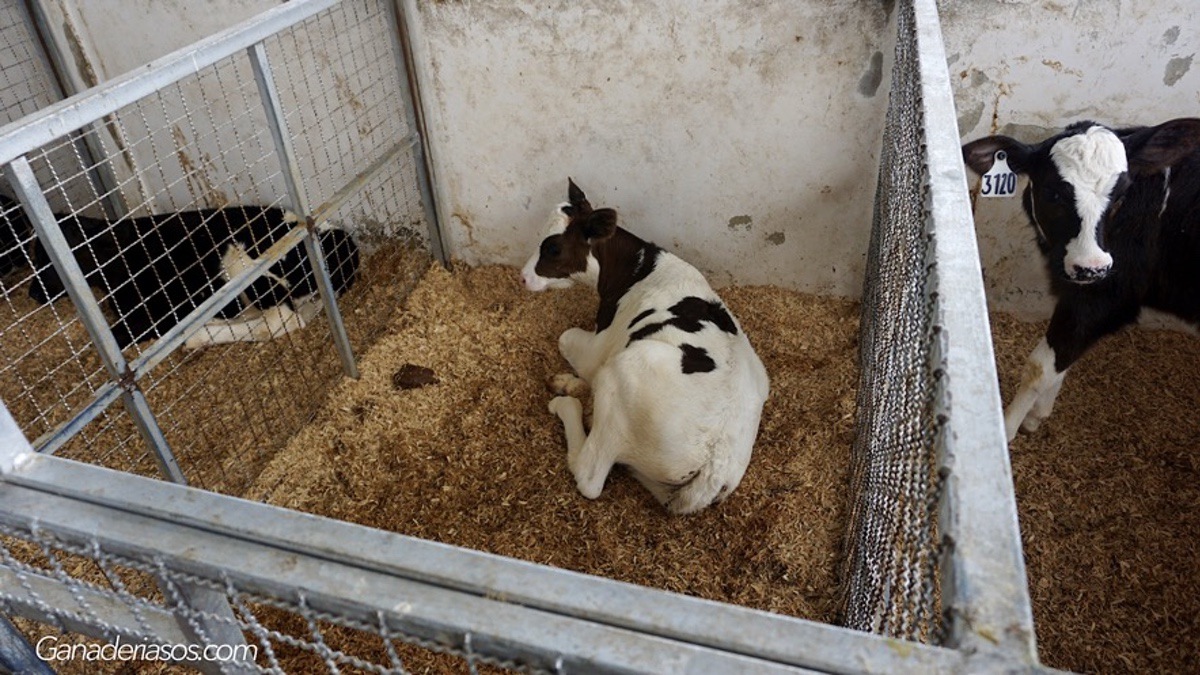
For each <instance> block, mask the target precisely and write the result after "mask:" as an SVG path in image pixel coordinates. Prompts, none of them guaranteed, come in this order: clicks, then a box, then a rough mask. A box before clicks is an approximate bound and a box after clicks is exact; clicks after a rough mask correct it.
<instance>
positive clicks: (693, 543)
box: [247, 266, 858, 621]
mask: <svg viewBox="0 0 1200 675" xmlns="http://www.w3.org/2000/svg"><path fill="white" fill-rule="evenodd" d="M722 297H723V298H724V299H725V300H726V302H727V303H728V305H729V306H730V308H731V309H732V311H733V312H734V314H735V315H736V316H737V317H738V319H739V320H740V321H741V322H742V324H743V327H744V328H745V330H746V333H747V334H748V335H749V337H750V339H751V342H752V344H753V345H754V346H755V348H756V350H757V351H758V353H759V355H760V357H761V358H762V359H763V361H764V363H765V364H766V366H767V369H768V372H770V374H771V377H772V392H771V397H770V399H769V400H768V401H767V404H766V407H765V410H764V417H763V423H762V427H761V432H760V436H759V442H758V445H757V447H756V449H755V455H754V459H753V460H752V461H751V465H750V468H749V470H748V472H747V474H746V477H745V479H744V480H743V482H742V484H741V486H740V487H739V488H738V490H737V491H736V492H735V493H734V494H733V496H732V497H731V498H730V499H728V500H727V501H726V502H725V503H724V504H722V505H720V506H718V507H716V508H711V509H708V510H706V511H703V512H701V513H700V514H698V515H695V516H690V517H673V516H670V515H669V514H667V513H666V511H665V510H664V509H663V508H661V507H660V506H659V505H658V504H657V503H656V502H655V501H654V500H653V499H652V498H651V497H650V496H649V494H648V493H646V492H645V490H644V489H643V488H642V487H641V486H640V485H638V484H637V483H636V481H634V480H633V479H632V478H631V477H630V476H628V475H627V474H625V473H624V472H622V471H617V472H615V473H614V474H613V475H612V476H611V477H610V478H609V481H608V485H607V486H606V487H605V490H604V493H603V494H602V495H601V497H600V498H599V499H597V500H595V501H588V500H586V499H584V498H583V497H581V496H580V495H579V494H578V492H577V491H576V489H575V486H574V481H573V479H572V478H571V476H570V474H569V472H568V471H567V468H566V458H565V452H566V451H565V445H564V441H563V436H562V429H561V426H560V424H559V422H558V420H557V418H555V417H553V416H552V415H551V414H550V413H549V412H548V411H547V410H546V403H547V402H548V401H549V399H550V398H551V395H550V394H549V392H548V391H547V389H546V386H545V380H546V379H547V378H548V377H549V376H551V375H553V374H555V373H558V372H562V371H565V370H566V369H567V365H566V363H565V361H563V359H562V357H561V356H559V354H558V352H557V348H556V340H557V336H558V334H559V333H560V332H562V331H563V330H564V329H566V328H568V327H570V326H591V325H593V316H594V311H595V306H596V303H595V299H594V291H591V290H587V289H583V288H578V289H572V290H568V291H557V292H546V293H541V294H534V293H529V292H527V291H525V290H524V289H523V288H521V286H520V283H519V279H518V275H517V271H516V270H514V269H512V268H507V267H481V268H477V269H467V268H456V269H455V270H454V273H453V274H451V273H448V272H447V271H445V270H443V269H441V268H439V267H437V266H435V267H433V268H432V269H431V270H430V272H429V273H428V275H427V276H426V278H425V279H424V280H423V281H422V283H421V284H420V285H419V286H418V288H417V289H416V290H415V291H414V293H413V294H412V296H410V298H409V301H408V311H406V312H405V313H404V314H403V315H402V316H401V317H400V318H399V319H398V320H397V321H396V322H395V324H394V325H393V329H394V330H393V331H392V332H391V334H390V335H388V336H386V337H384V338H383V339H382V340H380V341H379V342H378V343H377V344H376V345H375V346H374V347H373V348H372V349H371V350H370V351H369V352H368V353H366V354H365V355H363V356H362V358H361V364H360V365H361V370H362V377H361V379H360V380H358V381H345V382H343V383H342V384H341V385H340V386H339V387H338V388H337V389H336V390H335V391H334V392H333V394H332V396H331V401H333V402H334V403H333V404H332V405H330V406H329V407H328V408H327V409H326V410H325V411H323V412H322V413H320V414H319V415H318V416H317V419H316V420H315V421H314V423H313V424H312V425H311V426H310V427H309V428H307V429H305V430H304V431H302V432H301V434H300V435H298V436H297V437H296V438H294V439H293V441H292V442H291V443H290V444H289V446H288V447H287V449H286V450H285V451H284V452H283V453H281V454H280V455H279V456H278V457H276V459H275V460H274V461H273V462H272V463H271V464H270V465H269V466H268V467H267V469H266V470H265V471H264V472H263V474H262V475H261V476H260V479H259V481H258V483H257V485H256V486H255V487H253V488H252V489H251V491H250V494H248V495H247V496H248V497H250V498H252V499H262V500H265V501H268V502H271V503H274V504H279V505H282V506H287V507H291V508H296V509H300V510H302V511H308V512H313V513H319V514H322V515H326V516H332V517H334V518H339V519H343V520H348V521H351V522H356V523H360V524H365V525H371V526H374V527H380V528H384V529H388V530H392V531H396V532H401V533H404V534H408V535H413V536H417V537H422V538H427V539H433V540H436V541H441V542H445V543H450V544H456V545H459V546H466V547H470V548H473V549H476V550H481V551H488V552H492V553H498V554H501V555H507V556H512V557H516V558H520V559H524V560H529V561H533V562H538V563H545V564H549V565H554V566H557V567H560V568H564V569H569V570H577V571H582V572H588V573H592V574H598V575H601V576H604V577H608V578H611V579H618V580H621V581H627V582H632V583H636V584H641V585H645V586H651V587H655V588H661V589H667V590H671V591H678V592H682V593H686V594H689V595H694V596H699V597H703V598H709V599H713V600H720V601H725V602H732V603H736V604H740V605H744V606H748V607H755V608H760V609H765V610H771V611H775V612H780V613H783V614H789V615H793V616H800V617H805V618H810V619H816V620H819V621H829V620H831V619H832V618H833V610H834V604H833V603H834V597H835V569H836V560H835V558H836V556H837V551H838V546H839V541H840V537H841V535H842V527H843V521H844V513H845V510H846V495H845V485H846V481H847V466H846V464H847V463H846V461H845V457H846V453H847V452H848V448H849V447H850V441H851V429H852V425H853V412H854V398H855V384H856V380H857V367H856V364H855V363H854V359H853V358H847V356H848V355H853V354H854V353H855V350H856V343H857V328H858V310H857V306H856V305H855V304H854V303H851V302H847V301H835V300H829V299H822V298H817V297H814V296H806V295H802V294H799V293H795V292H791V291H786V290H783V289H779V288H774V287H754V288H729V289H725V290H724V291H723V292H722ZM408 363H411V364H413V365H417V366H423V367H426V368H429V369H432V371H433V373H434V374H435V376H436V378H437V379H438V381H439V382H438V383H437V384H434V385H430V386H426V387H422V388H413V389H407V390H401V389H397V388H396V387H395V386H394V384H393V376H394V375H395V374H396V373H397V371H399V370H400V369H401V367H402V366H404V365H405V364H408Z"/></svg>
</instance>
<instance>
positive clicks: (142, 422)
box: [8, 157, 187, 484]
mask: <svg viewBox="0 0 1200 675" xmlns="http://www.w3.org/2000/svg"><path fill="white" fill-rule="evenodd" d="M8 168H9V171H10V176H9V183H10V184H11V185H12V187H13V190H14V192H16V194H17V197H18V198H19V199H20V200H21V204H22V206H23V207H24V209H25V213H26V215H28V216H29V221H30V222H31V223H33V228H34V231H35V232H37V236H38V239H39V240H41V242H42V244H43V246H45V248H46V253H47V254H48V255H49V256H50V261H51V264H53V265H54V270H55V272H57V273H58V276H59V278H60V279H62V280H63V286H64V288H65V289H66V291H67V295H68V296H70V298H71V302H72V303H74V305H75V308H76V310H77V311H78V312H79V320H80V321H81V322H82V323H83V326H84V328H86V329H87V332H88V335H89V336H91V339H92V344H93V345H95V347H96V351H97V352H98V353H99V355H100V361H101V362H102V363H103V364H104V369H105V370H107V371H108V376H109V378H110V379H111V380H112V381H113V382H114V383H116V384H117V385H118V386H119V387H120V389H121V398H122V400H123V401H124V403H125V408H126V410H128V411H129V415H130V416H131V417H132V418H133V421H134V424H135V425H136V426H137V428H138V431H139V432H140V433H141V435H142V438H143V439H144V440H145V441H146V444H147V445H148V446H150V448H151V450H152V451H153V453H154V457H155V460H156V461H157V462H158V468H159V470H160V471H161V472H162V474H163V475H164V476H166V477H167V479H169V480H172V481H175V482H176V483H180V484H187V479H186V478H185V477H184V475H183V471H181V470H180V468H179V464H178V462H176V461H175V455H174V454H173V453H172V452H171V448H170V446H169V445H168V444H167V441H166V438H164V437H163V433H162V429H161V428H160V427H159V426H158V422H157V420H155V418H154V413H153V412H151V411H150V407H149V406H148V405H147V403H146V397H145V394H143V393H142V391H141V389H139V388H138V385H137V379H136V377H135V376H134V374H133V373H132V372H131V371H130V369H129V364H128V363H126V361H125V356H124V355H123V354H121V348H120V347H119V346H117V341H116V338H114V337H113V334H112V330H110V329H109V327H108V321H107V320H106V319H105V318H104V312H103V311H102V310H101V309H100V305H99V304H97V302H96V298H95V297H94V296H93V295H92V292H91V289H90V288H89V287H88V283H87V279H85V278H84V275H83V270H82V269H80V267H79V262H78V261H77V260H75V255H74V254H73V253H72V252H71V247H70V245H69V244H68V243H67V239H66V237H65V236H63V232H62V229H61V228H59V226H58V220H57V219H56V218H55V217H54V213H53V211H51V210H50V204H49V203H48V202H47V201H46V197H45V195H44V194H42V190H41V188H40V186H39V185H38V182H37V177H36V176H34V174H33V169H32V168H31V167H30V166H29V162H28V161H27V160H26V159H25V158H24V157H18V158H17V159H14V160H13V161H12V162H11V163H10V164H9V165H8ZM98 412H99V411H97V413H98Z"/></svg>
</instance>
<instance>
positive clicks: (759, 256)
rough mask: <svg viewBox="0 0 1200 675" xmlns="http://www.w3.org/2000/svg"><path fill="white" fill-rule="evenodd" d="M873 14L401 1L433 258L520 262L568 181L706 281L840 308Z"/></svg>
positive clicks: (869, 152) (875, 129)
mask: <svg viewBox="0 0 1200 675" xmlns="http://www.w3.org/2000/svg"><path fill="white" fill-rule="evenodd" d="M886 4H887V3H884V2H856V1H853V0H835V1H829V0H803V1H801V0H796V1H793V2H761V1H760V2H753V1H749V0H715V1H712V2H703V3H700V2H689V1H685V0H639V1H636V2H634V1H632V0H624V1H615V0H612V1H610V0H584V1H580V0H549V1H543V2H531V1H528V0H516V1H513V2H503V3H501V2H494V3H474V2H425V1H423V0H420V1H418V0H406V1H405V2H404V5H405V7H406V9H407V11H408V15H409V16H410V20H411V22H412V24H413V33H414V49H415V50H416V52H417V61H418V63H419V76H420V82H421V85H422V89H423V92H424V105H425V112H426V116H427V121H428V125H429V140H430V144H431V147H432V156H433V158H434V162H435V166H434V169H435V173H436V179H437V182H438V188H439V195H438V196H439V199H440V205H441V209H442V217H443V224H444V226H445V229H446V230H447V235H448V237H447V238H448V241H449V246H450V249H451V251H452V252H453V255H454V256H455V257H458V258H461V259H463V260H466V261H468V262H471V263H490V262H501V263H512V264H519V263H521V262H524V260H525V258H527V257H528V256H529V255H530V253H532V251H533V250H534V247H535V246H536V244H537V242H539V241H540V240H541V236H542V232H541V229H542V227H543V226H544V224H545V221H546V216H547V215H548V213H549V211H550V210H551V209H552V208H553V207H554V206H555V205H556V204H557V203H559V202H561V201H563V200H565V198H566V183H567V176H571V177H573V178H574V179H575V181H576V182H577V183H578V184H579V185H580V186H581V187H582V188H583V189H584V190H585V191H586V192H587V193H588V196H589V197H590V198H591V201H592V203H593V205H596V206H611V207H614V208H616V209H617V210H618V212H619V213H620V215H621V217H622V219H623V224H624V225H625V226H626V227H627V228H628V229H630V230H631V231H633V232H635V233H636V234H639V235H641V236H643V237H645V238H648V239H651V240H653V241H655V242H657V243H658V244H660V245H662V246H664V247H666V248H668V249H669V250H672V251H674V252H676V253H678V254H680V255H682V256H683V257H684V258H685V259H687V260H689V261H691V262H692V263H693V264H695V265H696V266H697V267H699V268H700V269H701V270H703V271H705V272H707V273H709V274H710V276H711V278H713V280H714V281H716V282H717V283H725V282H728V281H731V280H735V279H736V280H737V281H739V282H742V283H777V284H783V285H787V286H793V287H797V288H803V289H806V290H811V291H818V292H823V293H831V294H837V295H855V294H857V293H858V292H859V288H860V286H861V282H862V275H863V256H864V252H865V250H866V244H867V239H868V233H869V229H870V220H871V203H872V195H873V191H874V184H875V175H876V167H877V155H878V146H879V136H880V130H881V128H882V120H883V115H884V113H885V107H886V100H887V85H886V81H884V82H883V83H882V84H881V75H882V73H883V72H885V69H886V68H887V62H888V61H890V59H889V58H885V56H890V51H891V50H890V47H888V46H887V45H888V44H889V42H890V37H889V29H888V26H889V20H888V13H887V12H888V10H887V8H886Z"/></svg>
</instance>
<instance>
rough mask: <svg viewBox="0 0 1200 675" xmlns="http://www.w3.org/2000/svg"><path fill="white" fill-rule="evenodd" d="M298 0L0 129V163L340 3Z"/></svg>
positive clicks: (55, 138) (331, 0) (53, 139)
mask: <svg viewBox="0 0 1200 675" xmlns="http://www.w3.org/2000/svg"><path fill="white" fill-rule="evenodd" d="M338 1H339V0H292V2H287V3H285V4H281V5H279V6H277V7H274V8H272V9H269V10H267V11H265V12H263V13H261V14H259V15H257V16H255V17H253V18H250V19H248V20H246V21H244V22H242V23H240V24H238V25H236V26H233V27H232V28H228V29H226V30H223V31H221V32H219V33H216V34H214V35H212V36H211V37H208V38H205V39H203V40H200V41H199V42H196V43H193V44H192V45H189V46H187V47H184V48H182V49H179V50H176V51H174V52H171V53H170V54H168V55H166V56H163V57H162V58H159V59H155V60H154V61H151V62H150V63H148V64H147V65H145V66H142V67H141V68H137V69H134V70H132V71H130V72H128V73H125V74H124V75H120V76H118V77H114V78H113V79H111V80H108V81H107V82H104V83H102V84H100V85H97V86H95V87H92V88H91V89H88V90H86V91H83V92H80V93H79V94H76V95H74V96H71V97H69V98H66V99H64V100H62V101H60V102H58V103H55V104H54V105H51V106H49V107H47V108H44V109H42V110H41V111H39V112H37V113H34V114H31V115H28V116H26V117H23V118H21V119H19V120H16V121H14V122H12V123H10V124H7V125H5V126H3V127H0V165H4V164H7V163H9V162H10V161H12V160H13V159H15V158H17V157H20V156H21V155H24V154H25V153H27V152H29V151H31V150H33V149H34V148H38V147H41V146H43V145H46V144H47V143H50V142H53V141H55V140H57V139H58V138H60V137H61V136H63V135H65V134H68V133H70V132H73V131H76V130H78V129H81V128H83V127H84V126H86V125H88V124H91V123H92V122H95V121H97V120H99V119H100V118H102V117H104V116H105V115H109V114H112V113H114V112H116V111H118V110H120V109H121V108H124V107H126V106H128V105H131V104H133V103H136V102H137V101H139V100H141V99H142V98H145V97H146V96H149V95H151V94H154V93H155V92H157V91H158V90H160V89H162V88H163V87H166V86H168V85H171V84H174V83H175V82H178V81H179V80H182V79H183V78H185V77H187V76H189V75H194V74H196V73H198V72H200V71H201V70H203V69H204V68H207V67H209V66H211V65H213V64H214V63H216V62H218V61H220V60H221V59H224V58H226V57H229V56H231V55H233V54H236V53H238V52H240V51H243V50H245V49H247V48H249V47H251V46H252V45H254V44H257V43H259V42H262V41H263V40H265V39H267V38H269V37H271V36H272V35H274V34H276V33H278V32H280V31H282V30H285V29H287V28H289V27H291V26H294V25H296V24H298V23H300V22H302V21H304V20H306V19H308V18H310V17H312V16H314V15H316V14H319V13H321V12H322V11H324V10H326V9H328V8H330V7H332V6H334V5H336V4H337V3H338Z"/></svg>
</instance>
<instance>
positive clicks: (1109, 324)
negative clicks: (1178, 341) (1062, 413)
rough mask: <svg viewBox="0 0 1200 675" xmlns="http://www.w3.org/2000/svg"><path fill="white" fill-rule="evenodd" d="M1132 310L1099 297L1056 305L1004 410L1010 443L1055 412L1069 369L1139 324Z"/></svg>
mask: <svg viewBox="0 0 1200 675" xmlns="http://www.w3.org/2000/svg"><path fill="white" fill-rule="evenodd" d="M1137 313H1138V308H1137V306H1136V305H1130V304H1128V303H1121V302H1118V301H1116V300H1114V299H1109V298H1106V297H1104V296H1100V295H1086V296H1079V297H1068V298H1064V299H1062V300H1060V301H1059V303H1058V305H1057V306H1056V307H1055V308H1054V316H1053V317H1051V319H1050V326H1049V328H1047V329H1046V336H1045V337H1043V338H1042V341H1041V342H1039V343H1038V346H1037V347H1036V348H1034V350H1033V353H1032V354H1030V355H1029V360H1028V361H1027V362H1026V365H1025V374H1024V375H1023V376H1022V378H1021V385H1020V386H1019V387H1018V389H1017V394H1016V396H1014V397H1013V399H1012V402H1011V403H1009V404H1008V407H1007V408H1006V409H1005V410H1004V432H1005V434H1006V435H1007V436H1008V440H1010V441H1011V440H1012V439H1014V438H1016V435H1017V430H1018V429H1024V430H1025V431H1036V430H1037V428H1038V427H1039V426H1040V425H1041V423H1042V422H1043V421H1045V420H1046V418H1048V417H1050V413H1051V412H1052V411H1053V410H1054V402H1055V400H1056V399H1057V398H1058V392H1059V391H1060V390H1061V389H1062V383H1063V379H1064V378H1065V377H1066V375H1067V369H1069V368H1070V367H1071V365H1072V364H1074V363H1075V361H1077V360H1078V359H1079V357H1081V356H1083V354H1084V352H1086V351H1087V350H1088V349H1090V348H1091V347H1092V345H1094V344H1096V341H1097V340H1099V339H1100V338H1102V337H1104V336H1105V335H1108V334H1110V333H1113V332H1115V331H1116V330H1118V329H1120V328H1121V327H1122V326H1125V325H1127V324H1129V323H1131V322H1132V321H1133V320H1134V319H1136V318H1137Z"/></svg>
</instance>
